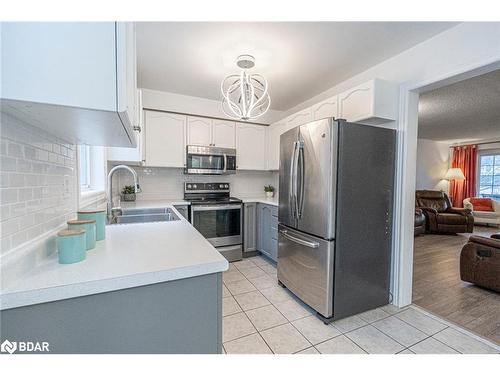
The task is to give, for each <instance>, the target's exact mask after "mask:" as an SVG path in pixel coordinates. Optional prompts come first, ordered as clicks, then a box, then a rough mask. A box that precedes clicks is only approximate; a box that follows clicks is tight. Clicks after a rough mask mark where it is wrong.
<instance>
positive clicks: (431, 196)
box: [415, 190, 474, 234]
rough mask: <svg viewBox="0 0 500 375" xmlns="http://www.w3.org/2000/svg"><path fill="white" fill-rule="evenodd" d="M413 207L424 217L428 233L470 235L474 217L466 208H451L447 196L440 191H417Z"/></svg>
mask: <svg viewBox="0 0 500 375" xmlns="http://www.w3.org/2000/svg"><path fill="white" fill-rule="evenodd" d="M415 194H416V196H415V206H416V207H418V208H420V209H421V210H422V211H423V212H424V215H425V219H426V231H428V232H430V233H448V234H450V233H472V231H473V229H474V217H473V216H472V212H471V210H469V209H466V208H454V207H452V206H451V203H450V199H449V198H448V195H446V194H445V193H443V192H442V191H434V190H417V191H416V193H415Z"/></svg>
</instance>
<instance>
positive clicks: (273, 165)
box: [267, 121, 288, 171]
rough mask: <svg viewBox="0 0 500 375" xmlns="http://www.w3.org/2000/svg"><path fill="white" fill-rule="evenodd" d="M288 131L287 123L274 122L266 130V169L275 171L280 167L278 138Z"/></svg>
mask: <svg viewBox="0 0 500 375" xmlns="http://www.w3.org/2000/svg"><path fill="white" fill-rule="evenodd" d="M287 130H288V127H287V123H286V122H285V121H283V122H276V123H274V124H271V125H270V126H269V128H268V132H267V134H268V137H267V140H268V142H267V144H268V149H267V169H269V170H271V171H275V170H278V169H279V166H280V136H281V134H283V133H284V132H285V131H287Z"/></svg>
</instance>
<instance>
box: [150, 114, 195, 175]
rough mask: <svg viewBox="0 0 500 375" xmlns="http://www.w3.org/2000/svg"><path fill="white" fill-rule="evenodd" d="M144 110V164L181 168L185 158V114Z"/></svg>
mask: <svg viewBox="0 0 500 375" xmlns="http://www.w3.org/2000/svg"><path fill="white" fill-rule="evenodd" d="M144 112H145V123H144V136H145V138H144V139H145V165H146V166H150V167H173V168H183V167H184V166H185V159H186V138H185V134H186V116H183V115H177V114H173V113H166V112H156V111H144Z"/></svg>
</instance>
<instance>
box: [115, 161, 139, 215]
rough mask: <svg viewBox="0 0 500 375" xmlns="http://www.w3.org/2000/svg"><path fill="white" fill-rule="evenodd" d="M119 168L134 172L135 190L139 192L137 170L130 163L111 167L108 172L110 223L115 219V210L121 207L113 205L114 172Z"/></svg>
mask: <svg viewBox="0 0 500 375" xmlns="http://www.w3.org/2000/svg"><path fill="white" fill-rule="evenodd" d="M118 169H125V170H127V171H129V172H130V173H132V176H133V177H134V192H135V193H138V192H139V179H138V178H137V172H136V171H135V170H133V169H132V168H130V167H129V166H128V165H123V164H122V165H117V166H116V167H113V168H111V170H110V171H109V173H108V222H109V223H110V222H111V221H112V220H113V211H114V210H116V209H119V207H113V174H114V173H115V172H116V171H117V170H118Z"/></svg>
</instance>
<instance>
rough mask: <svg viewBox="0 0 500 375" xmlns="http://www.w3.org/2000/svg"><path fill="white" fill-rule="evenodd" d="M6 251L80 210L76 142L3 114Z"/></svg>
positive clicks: (0, 168)
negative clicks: (78, 207) (57, 136)
mask: <svg viewBox="0 0 500 375" xmlns="http://www.w3.org/2000/svg"><path fill="white" fill-rule="evenodd" d="M0 142H1V148H0V154H1V160H0V178H1V182H0V212H1V217H0V219H1V222H0V229H1V231H0V239H1V254H5V253H7V252H9V251H10V250H12V249H14V248H16V247H18V246H20V245H22V244H24V243H26V242H28V241H30V240H32V239H34V238H36V237H38V236H40V235H42V234H44V233H46V232H50V231H52V230H54V229H56V228H57V227H59V226H60V225H61V224H63V223H64V222H65V221H66V220H68V219H70V218H72V217H73V216H74V213H75V211H76V209H77V191H78V190H77V178H76V169H77V168H76V146H75V145H72V144H68V143H65V142H63V141H60V140H59V139H57V138H55V137H53V136H51V135H49V134H46V133H44V132H42V131H40V130H38V129H35V128H31V127H29V126H27V125H25V124H23V123H21V122H19V121H18V120H16V119H14V118H12V117H10V116H6V115H2V118H1V134H0Z"/></svg>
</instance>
